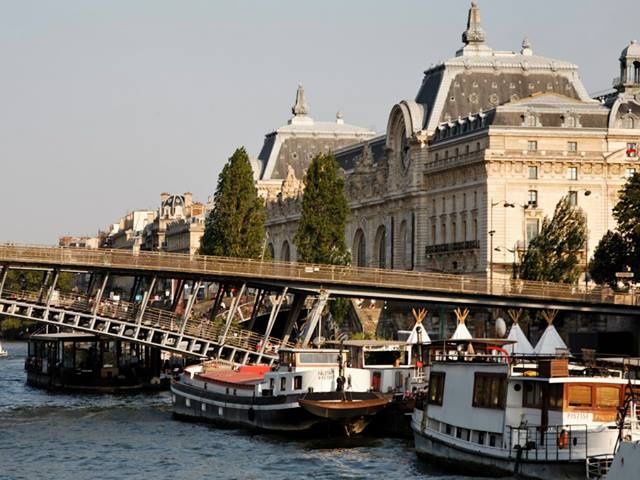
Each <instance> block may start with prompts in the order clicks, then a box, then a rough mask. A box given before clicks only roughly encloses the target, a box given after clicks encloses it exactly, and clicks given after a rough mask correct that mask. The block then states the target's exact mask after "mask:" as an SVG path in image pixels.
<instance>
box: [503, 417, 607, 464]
mask: <svg viewBox="0 0 640 480" xmlns="http://www.w3.org/2000/svg"><path fill="white" fill-rule="evenodd" d="M507 428H508V430H507V436H508V438H507V439H508V442H509V443H508V445H509V446H510V450H509V457H510V458H513V459H515V460H516V461H518V460H528V461H571V460H585V459H586V458H587V457H588V456H589V455H588V453H589V442H592V443H595V444H596V445H597V444H601V443H603V442H598V441H597V439H596V438H595V437H597V436H599V435H602V436H606V437H607V438H608V437H609V436H610V435H611V434H610V431H609V430H608V429H604V430H602V431H591V432H589V431H588V426H587V425H550V426H548V427H546V428H543V427H539V426H538V427H534V426H521V427H512V426H508V427H507Z"/></svg>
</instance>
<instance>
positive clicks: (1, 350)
mask: <svg viewBox="0 0 640 480" xmlns="http://www.w3.org/2000/svg"><path fill="white" fill-rule="evenodd" d="M8 356H9V352H7V351H6V350H5V349H4V348H2V344H1V343H0V358H3V357H8Z"/></svg>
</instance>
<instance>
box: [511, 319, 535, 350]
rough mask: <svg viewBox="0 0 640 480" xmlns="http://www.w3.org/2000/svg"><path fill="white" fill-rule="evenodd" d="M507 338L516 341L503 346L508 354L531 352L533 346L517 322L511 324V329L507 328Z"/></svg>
mask: <svg viewBox="0 0 640 480" xmlns="http://www.w3.org/2000/svg"><path fill="white" fill-rule="evenodd" d="M507 340H512V341H514V342H516V343H512V344H509V345H505V346H504V349H505V350H506V351H507V352H509V355H532V354H533V347H532V346H531V343H530V342H529V340H528V339H527V336H526V335H525V334H524V332H523V331H522V329H521V328H520V325H519V324H518V323H514V324H513V325H511V330H509V335H508V336H507Z"/></svg>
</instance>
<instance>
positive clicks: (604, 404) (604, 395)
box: [596, 386, 620, 408]
mask: <svg viewBox="0 0 640 480" xmlns="http://www.w3.org/2000/svg"><path fill="white" fill-rule="evenodd" d="M619 404H620V389H619V388H618V387H600V386H598V387H596V407H599V408H617V407H618V405H619Z"/></svg>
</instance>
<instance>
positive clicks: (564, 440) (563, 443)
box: [558, 429, 569, 449]
mask: <svg viewBox="0 0 640 480" xmlns="http://www.w3.org/2000/svg"><path fill="white" fill-rule="evenodd" d="M568 446H569V432H567V431H566V430H564V429H562V430H560V433H558V448H559V449H564V448H567V447H568Z"/></svg>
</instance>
